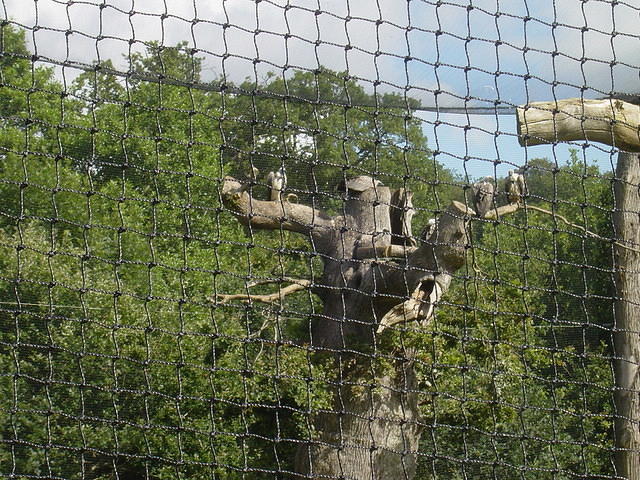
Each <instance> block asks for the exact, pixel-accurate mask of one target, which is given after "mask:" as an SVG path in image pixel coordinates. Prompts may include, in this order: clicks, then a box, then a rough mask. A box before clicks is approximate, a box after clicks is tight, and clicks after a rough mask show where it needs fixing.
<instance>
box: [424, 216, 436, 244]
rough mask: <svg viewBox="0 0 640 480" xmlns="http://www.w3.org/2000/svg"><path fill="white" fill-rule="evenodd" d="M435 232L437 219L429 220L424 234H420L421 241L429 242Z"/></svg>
mask: <svg viewBox="0 0 640 480" xmlns="http://www.w3.org/2000/svg"><path fill="white" fill-rule="evenodd" d="M435 231H436V219H435V218H430V219H429V220H427V224H426V225H425V226H424V228H423V229H422V232H421V233H420V240H422V241H423V242H426V241H428V240H429V238H430V237H431V235H433V233H434V232H435Z"/></svg>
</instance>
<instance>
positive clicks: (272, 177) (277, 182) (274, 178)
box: [266, 166, 287, 202]
mask: <svg viewBox="0 0 640 480" xmlns="http://www.w3.org/2000/svg"><path fill="white" fill-rule="evenodd" d="M266 182H267V186H268V187H269V190H270V200H271V201H272V202H273V201H275V200H279V199H280V194H281V193H282V192H283V191H284V189H285V188H287V173H286V171H285V169H284V166H282V167H280V168H279V169H278V170H276V171H275V172H269V175H267V180H266Z"/></svg>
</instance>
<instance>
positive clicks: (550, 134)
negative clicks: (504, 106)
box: [517, 98, 640, 152]
mask: <svg viewBox="0 0 640 480" xmlns="http://www.w3.org/2000/svg"><path fill="white" fill-rule="evenodd" d="M517 120H518V122H517V128H518V139H519V142H520V145H522V146H523V147H524V146H531V145H541V144H547V143H557V142H565V141H571V140H588V141H590V142H591V141H592V142H601V143H605V144H607V145H611V146H614V147H617V148H619V149H621V150H625V151H628V152H640V106H638V105H634V104H632V103H627V102H624V101H622V100H618V99H604V100H583V99H581V98H569V99H566V100H558V101H551V102H534V103H530V104H528V105H524V106H521V107H518V108H517Z"/></svg>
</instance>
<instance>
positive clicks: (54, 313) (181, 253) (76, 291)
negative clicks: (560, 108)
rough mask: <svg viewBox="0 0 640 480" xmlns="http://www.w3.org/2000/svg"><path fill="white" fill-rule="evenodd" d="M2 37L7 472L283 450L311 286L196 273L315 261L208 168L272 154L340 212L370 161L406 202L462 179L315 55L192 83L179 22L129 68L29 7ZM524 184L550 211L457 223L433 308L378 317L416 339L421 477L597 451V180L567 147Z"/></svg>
mask: <svg viewBox="0 0 640 480" xmlns="http://www.w3.org/2000/svg"><path fill="white" fill-rule="evenodd" d="M0 48H1V51H2V55H0V100H1V101H0V119H1V120H2V129H1V130H0V149H1V153H2V156H1V157H0V198H2V199H3V200H4V201H3V204H2V206H0V272H1V273H0V302H2V303H1V304H0V324H1V325H2V327H1V328H0V441H1V442H2V445H3V448H0V465H1V467H0V468H1V469H2V471H3V473H9V472H11V474H13V475H16V476H20V475H40V476H51V477H53V476H59V477H69V478H80V477H82V476H93V477H95V478H112V477H113V476H114V475H115V472H117V475H118V476H119V477H123V478H139V477H144V476H147V477H153V478H175V477H177V476H183V477H185V478H205V477H207V478H224V479H227V478H228V479H234V478H264V477H265V476H266V475H271V476H274V477H275V476H277V475H279V474H280V473H279V472H282V471H287V470H291V465H292V461H293V452H294V451H295V449H296V447H297V444H298V439H299V438H303V437H305V435H306V434H307V432H308V429H309V426H308V423H307V422H308V416H309V412H312V411H318V410H320V409H327V408H329V407H330V405H331V398H329V394H328V389H327V388H326V386H327V385H328V384H329V383H330V382H335V381H336V377H335V375H336V372H335V371H333V370H332V366H331V365H332V364H331V363H330V362H329V361H328V360H327V359H326V358H323V357H322V355H313V354H311V352H310V351H309V349H308V348H307V345H306V344H305V341H306V340H308V325H309V317H311V316H313V315H317V313H318V310H317V309H318V300H317V299H316V298H314V297H313V296H312V295H311V294H298V295H297V296H291V297H286V298H284V299H282V301H281V302H280V303H278V304H275V305H258V304H252V305H246V304H244V303H242V302H239V303H232V302H223V301H222V299H221V297H218V298H217V299H216V301H215V302H213V304H214V305H213V306H212V302H211V300H210V297H211V296H212V295H213V294H214V293H219V294H224V293H238V292H246V291H249V292H251V293H266V292H270V291H272V285H262V284H260V285H252V284H251V282H254V281H259V280H263V281H266V280H273V279H282V278H284V277H306V278H312V279H313V278H314V276H315V275H317V272H318V271H319V270H318V261H319V260H318V259H317V258H316V257H315V256H314V255H313V253H314V252H313V250H312V247H311V246H309V245H307V244H306V243H304V242H301V241H299V240H295V239H294V238H293V237H291V236H289V234H288V233H287V232H280V234H279V235H275V236H268V235H264V234H262V233H257V232H251V231H250V232H249V235H248V237H246V236H245V232H243V230H242V229H241V228H240V227H238V226H237V224H236V222H235V221H234V220H232V219H231V216H230V215H229V214H228V213H227V212H225V211H224V210H223V207H222V205H220V204H219V199H218V184H219V183H218V182H219V179H220V178H221V177H222V176H223V175H225V174H227V173H233V174H235V175H238V174H241V173H246V164H247V163H248V162H252V163H253V164H255V165H256V166H257V167H259V168H260V170H261V171H262V174H265V173H266V172H268V171H270V170H275V169H276V168H278V167H279V166H280V165H282V164H284V165H285V166H286V167H287V172H288V174H289V177H290V180H291V181H290V190H291V191H292V192H294V193H297V194H298V195H299V197H300V198H301V201H302V200H303V199H304V198H306V199H309V198H311V199H313V200H314V201H317V202H318V203H321V204H323V206H326V207H327V208H329V209H334V210H335V211H339V209H340V208H341V199H340V196H339V195H338V194H337V193H336V192H335V186H336V183H337V182H338V181H339V179H340V178H344V177H345V176H349V177H351V176H355V175H358V174H371V173H374V174H375V175H376V176H377V177H379V178H380V179H381V180H382V181H384V182H385V183H387V184H391V185H394V186H405V185H406V186H407V187H408V188H410V189H412V190H414V191H416V196H415V197H414V203H415V204H416V206H418V207H419V208H421V209H422V210H421V211H420V214H421V221H420V222H419V223H424V222H425V221H426V219H427V218H428V217H429V216H432V215H433V212H434V211H436V210H438V209H440V208H441V207H442V205H446V204H447V203H448V202H449V201H450V200H451V199H453V198H461V196H462V192H463V188H462V187H463V183H464V182H462V181H461V179H460V178H459V177H457V176H456V175H455V174H454V173H453V172H450V171H449V170H447V169H446V168H444V167H443V166H442V165H440V164H438V163H437V162H436V161H435V160H434V159H433V158H432V156H431V153H430V151H429V149H428V146H427V140H426V138H425V137H424V135H423V133H422V130H421V126H420V123H419V121H418V120H416V119H415V118H414V117H412V116H411V115H410V113H411V109H412V108H414V107H415V106H416V104H415V102H414V101H412V100H407V101H405V100H404V99H403V98H401V97H398V96H392V95H388V96H386V97H382V98H379V99H378V100H377V101H378V104H377V105H378V106H377V107H372V106H366V107H365V106H362V107H361V106H353V107H345V106H342V104H346V105H348V104H354V105H356V104H361V105H375V104H376V103H375V102H376V99H374V98H373V97H372V96H371V95H369V94H368V93H367V92H366V91H365V90H364V89H363V88H362V87H361V86H360V85H359V84H358V83H357V82H356V81H354V80H353V79H351V78H349V77H348V76H346V75H345V74H344V73H337V72H331V71H329V70H322V71H320V72H307V73H296V74H293V75H291V76H290V77H287V79H286V80H285V79H284V78H276V77H275V76H272V77H269V78H267V80H266V81H265V83H264V85H255V84H253V83H251V82H245V83H244V84H242V85H239V86H238V88H239V89H240V90H245V91H246V92H248V93H250V92H258V91H268V92H269V95H266V96H260V95H251V94H246V95H238V94H234V93H229V92H226V93H222V94H219V93H215V92H211V91H207V90H206V89H200V88H197V87H199V86H201V85H202V78H201V76H200V75H201V63H200V60H199V59H198V58H197V57H196V56H195V55H194V54H193V53H192V52H190V51H189V50H188V49H187V48H186V46H185V45H184V44H180V45H178V46H176V47H171V48H169V47H164V46H161V45H157V44H152V45H150V47H149V50H148V51H147V52H146V53H144V54H136V55H134V56H132V58H131V59H130V60H131V65H132V69H133V71H135V72H136V73H137V74H138V75H139V76H138V77H136V79H134V78H130V79H126V78H119V77H116V76H115V75H113V74H112V70H113V66H112V65H111V64H109V63H108V62H106V63H104V64H101V65H96V66H95V68H94V70H93V71H91V72H87V73H83V74H81V75H80V76H79V77H78V78H77V79H76V81H75V82H74V84H73V86H72V87H71V88H70V89H69V90H68V91H65V90H64V88H63V87H62V86H61V85H60V84H59V83H58V82H57V81H56V80H55V78H54V76H53V72H52V70H51V69H47V68H42V67H38V66H36V64H35V63H34V62H33V61H32V60H31V59H30V57H29V55H30V54H29V52H28V49H27V48H26V45H25V41H24V33H23V32H21V31H19V30H17V29H15V28H13V27H11V26H10V25H7V24H5V25H3V26H2V27H0ZM145 76H146V77H148V78H153V79H155V80H157V81H154V82H149V81H144V80H142V79H143V78H145ZM162 80H166V81H162ZM176 80H179V81H176ZM230 91H231V90H230ZM299 99H305V101H299ZM397 105H402V106H403V107H404V108H403V109H398V108H391V107H392V106H393V107H396V106H397ZM259 181H260V183H261V184H262V185H258V186H255V187H251V188H254V189H255V191H256V195H257V196H260V195H263V194H264V193H265V192H264V190H265V187H264V185H263V181H262V179H259ZM528 183H529V189H530V191H531V196H530V197H529V198H528V200H527V201H528V203H530V204H531V205H532V206H537V207H539V208H542V209H544V210H548V211H551V212H554V213H556V217H555V218H554V217H553V216H550V215H548V214H546V213H543V212H541V211H536V210H524V211H521V212H519V213H517V214H516V215H515V216H513V217H510V218H508V219H506V218H505V219H503V220H504V221H502V222H499V223H493V222H474V223H473V228H474V235H475V236H474V247H475V248H473V249H470V250H469V261H468V265H469V269H468V270H467V271H466V272H464V273H463V274H462V275H461V276H460V278H457V279H455V280H454V282H456V285H455V286H454V287H453V288H452V289H451V290H450V291H449V294H448V297H447V299H446V302H444V304H443V305H441V307H440V308H439V310H438V313H437V316H436V319H435V321H434V322H433V324H432V325H431V326H430V327H429V329H427V330H426V331H424V330H420V329H417V328H415V326H414V325H406V326H405V327H406V328H404V329H398V331H397V332H394V334H393V335H392V336H391V339H390V341H397V342H398V343H397V344H398V345H400V344H404V345H407V346H409V347H414V348H415V350H416V351H418V352H419V355H418V358H417V360H416V362H417V364H418V367H419V370H420V374H421V375H420V379H421V383H420V385H419V386H418V388H419V390H420V394H421V396H422V397H424V400H425V401H424V404H423V406H422V407H423V408H422V413H423V417H424V423H425V426H426V427H427V429H428V433H427V434H426V435H425V436H423V443H422V447H421V448H422V449H421V452H422V456H421V466H420V468H421V471H422V475H423V477H424V478H429V477H430V476H431V477H446V478H470V477H483V476H487V477H496V478H502V477H504V478H509V477H513V476H519V477H520V478H536V479H537V478H556V479H557V478H570V477H573V478H575V477H576V476H580V475H584V476H585V477H586V476H589V475H592V476H594V475H602V476H606V475H610V474H611V467H610V461H609V455H610V452H611V446H610V444H611V436H610V429H611V418H612V417H611V415H612V406H611V398H610V392H611V389H612V385H613V381H612V378H611V372H610V368H609V358H608V357H609V356H610V350H609V347H608V344H607V342H608V338H606V334H607V332H608V328H609V327H608V322H609V321H610V320H609V319H610V318H611V306H610V302H611V300H610V299H611V297H612V293H611V291H610V290H609V289H610V284H611V282H610V279H609V276H610V274H611V272H610V270H611V253H610V245H611V244H610V242H606V241H603V240H602V238H600V237H603V238H605V239H608V238H611V237H612V236H613V234H612V232H611V226H610V223H609V220H608V217H609V216H608V212H609V211H610V209H611V203H612V200H611V189H610V182H609V181H608V179H607V177H606V175H603V173H602V172H600V171H598V169H597V168H596V167H593V166H591V165H587V164H585V163H584V162H582V161H579V160H578V158H577V157H574V158H572V160H571V162H570V163H569V164H568V165H555V164H553V163H551V162H549V161H547V160H544V159H538V160H535V161H532V162H530V164H529V169H528ZM576 183H578V184H579V185H581V188H580V189H576V188H575V185H576ZM558 215H562V216H563V217H564V218H566V219H567V220H568V221H569V222H570V223H573V224H577V225H581V226H583V228H585V229H587V230H589V231H590V232H593V233H595V234H597V236H593V235H590V234H587V233H585V231H584V230H581V229H580V228H575V227H572V226H569V225H566V224H565V223H564V222H562V221H561V220H559V219H560V217H559V216H558ZM567 331H572V332H576V333H572V334H566V333H564V332H567ZM379 361H380V362H381V363H383V362H384V359H379ZM382 367H383V366H382ZM382 367H381V368H382Z"/></svg>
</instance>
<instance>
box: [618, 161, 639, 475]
mask: <svg viewBox="0 0 640 480" xmlns="http://www.w3.org/2000/svg"><path fill="white" fill-rule="evenodd" d="M639 185H640V156H638V155H633V154H629V153H624V152H621V153H620V155H619V156H618V165H617V168H616V182H615V184H614V191H615V206H616V208H615V210H614V213H613V222H614V227H615V235H616V237H617V238H618V239H619V245H616V247H615V254H616V255H615V283H616V304H615V321H616V323H615V329H614V335H613V340H614V367H615V368H614V371H615V375H616V390H615V395H614V399H615V404H616V417H615V437H616V472H615V473H616V475H617V476H618V477H619V478H620V477H622V478H624V479H626V480H640V364H639V363H638V362H640V337H639V336H638V332H640V308H639V307H638V305H640V275H639V274H638V271H640V255H639V254H638V253H637V251H633V250H630V249H629V248H623V247H625V246H632V247H637V246H638V244H640V221H639V216H638V213H639V212H640V191H639V190H638V187H639Z"/></svg>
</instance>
